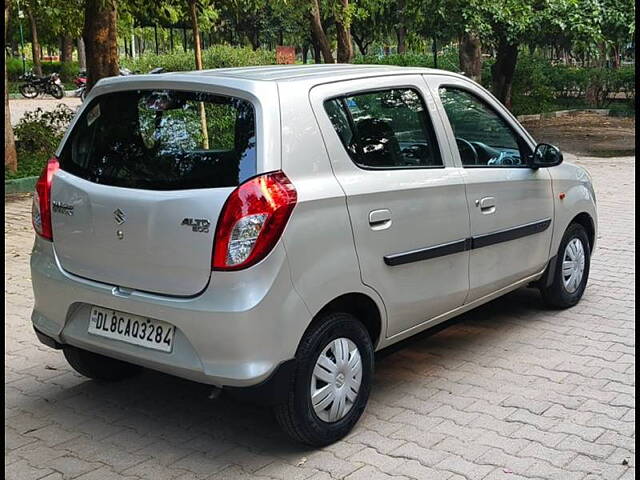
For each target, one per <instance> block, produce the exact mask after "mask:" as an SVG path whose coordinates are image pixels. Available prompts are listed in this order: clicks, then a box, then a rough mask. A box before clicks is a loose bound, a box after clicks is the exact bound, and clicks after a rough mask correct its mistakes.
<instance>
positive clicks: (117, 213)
mask: <svg viewBox="0 0 640 480" xmlns="http://www.w3.org/2000/svg"><path fill="white" fill-rule="evenodd" d="M113 218H114V219H115V221H116V223H117V224H118V225H122V224H123V223H124V222H126V221H127V216H126V215H125V214H124V212H123V211H122V210H120V209H119V208H118V209H116V210H114V212H113Z"/></svg>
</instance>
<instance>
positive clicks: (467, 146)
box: [456, 137, 479, 165]
mask: <svg viewBox="0 0 640 480" xmlns="http://www.w3.org/2000/svg"><path fill="white" fill-rule="evenodd" d="M456 144H457V145H458V151H459V152H460V160H462V158H463V155H462V152H463V151H464V150H468V151H470V152H471V154H472V155H473V164H472V165H478V160H479V157H478V151H477V150H476V147H474V146H473V145H472V144H471V142H469V141H468V140H465V139H464V138H460V137H456ZM463 163H464V162H463Z"/></svg>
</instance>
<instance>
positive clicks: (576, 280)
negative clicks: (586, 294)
mask: <svg viewBox="0 0 640 480" xmlns="http://www.w3.org/2000/svg"><path fill="white" fill-rule="evenodd" d="M584 264H585V258H584V247H583V246H582V242H581V241H580V239H578V238H574V239H573V240H571V241H570V242H569V243H567V246H566V247H565V249H564V257H563V259H562V281H563V282H564V288H565V289H566V290H567V292H569V293H573V292H575V291H576V290H577V289H578V286H580V282H581V281H582V275H583V274H584Z"/></svg>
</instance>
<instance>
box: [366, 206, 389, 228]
mask: <svg viewBox="0 0 640 480" xmlns="http://www.w3.org/2000/svg"><path fill="white" fill-rule="evenodd" d="M369 225H370V226H371V229H372V230H386V229H387V228H389V227H390V226H391V210H389V209H388V208H381V209H379V210H372V211H370V212H369Z"/></svg>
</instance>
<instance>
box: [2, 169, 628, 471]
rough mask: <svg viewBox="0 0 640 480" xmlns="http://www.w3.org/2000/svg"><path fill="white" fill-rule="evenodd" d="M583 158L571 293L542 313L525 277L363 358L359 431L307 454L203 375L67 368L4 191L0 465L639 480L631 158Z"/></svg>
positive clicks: (21, 210) (22, 207)
mask: <svg viewBox="0 0 640 480" xmlns="http://www.w3.org/2000/svg"><path fill="white" fill-rule="evenodd" d="M580 163H582V164H586V165H588V166H589V168H590V170H591V172H592V174H593V177H594V181H595V185H596V191H597V194H598V200H599V203H598V207H599V212H600V225H601V228H600V234H599V240H598V246H597V251H596V252H595V256H594V259H593V263H592V271H591V280H590V283H589V287H588V289H587V292H586V294H585V298H584V299H583V301H582V302H581V303H580V304H579V305H578V306H576V307H575V308H573V309H571V310H567V311H549V310H545V309H544V308H543V307H542V305H541V303H540V300H539V297H538V294H537V292H535V291H533V290H520V291H517V292H514V293H512V294H510V295H508V296H507V297H505V298H502V299H500V300H497V301H495V302H493V303H491V304H489V305H487V306H485V307H482V308H480V309H477V310H475V311H473V312H470V313H468V314H466V315H464V317H463V318H462V319H461V321H460V322H459V323H457V324H455V325H453V326H451V327H449V328H447V329H445V330H443V331H441V332H440V333H438V334H436V335H433V336H430V337H427V336H422V337H420V338H416V339H413V340H411V341H409V342H407V343H405V344H404V345H403V346H402V348H400V349H397V350H395V351H394V352H393V353H388V354H387V355H385V356H382V357H381V358H380V359H379V360H378V361H377V362H376V375H375V386H374V389H373V394H372V398H371V402H370V404H369V406H368V408H367V411H366V413H365V415H364V416H363V418H362V420H361V421H360V423H359V424H358V425H357V427H356V429H355V430H354V432H353V433H352V434H351V435H350V436H349V437H348V438H347V439H346V440H345V441H343V442H340V443H338V444H336V445H333V446H331V447H328V448H325V449H322V450H317V451H313V450H309V449H305V448H302V447H300V446H298V445H295V444H292V443H291V442H289V441H288V440H287V439H286V438H285V437H284V436H283V434H281V433H280V431H279V429H278V427H277V425H276V423H275V421H274V420H273V418H272V416H271V415H270V413H269V412H268V411H265V410H261V409H259V408H257V407H248V406H242V405H239V404H236V403H234V402H231V401H228V400H225V399H224V398H222V399H217V400H211V399H209V398H208V394H209V390H208V389H207V388H206V387H204V386H201V385H197V384H193V383H189V382H186V381H182V380H179V379H174V378H171V377H168V376H165V375H161V374H158V373H153V372H147V373H144V374H143V375H142V376H140V377H138V378H136V379H132V380H130V381H126V382H124V383H121V384H117V385H115V386H104V385H100V384H97V383H94V382H91V381H87V380H86V379H84V378H82V377H80V376H78V375H76V374H74V373H73V372H72V371H71V370H70V368H69V367H68V366H67V364H66V363H65V361H64V359H63V356H62V354H61V353H60V352H57V351H53V350H49V349H47V348H46V347H44V346H41V345H39V344H38V342H37V341H36V338H35V336H34V334H33V331H32V329H31V326H30V323H29V314H30V308H31V303H32V294H31V289H30V283H29V271H28V266H27V261H28V258H29V249H30V247H31V243H32V233H31V227H30V220H29V215H28V211H29V203H28V201H27V200H21V201H16V202H11V203H8V204H7V205H6V207H7V211H6V214H5V240H6V247H5V267H6V273H5V293H6V300H5V306H6V316H5V348H6V356H5V375H6V377H5V380H6V385H5V395H6V409H5V439H6V447H5V465H6V470H5V472H6V475H7V478H9V479H16V480H17V479H23V478H24V479H38V478H46V479H47V480H53V479H59V478H79V479H82V480H94V479H95V480H101V479H124V478H128V479H140V478H147V479H180V480H186V479H192V478H215V479H236V478H256V479H258V478H260V479H287V480H288V479H307V478H309V479H313V480H320V479H330V478H336V479H337V478H348V479H350V480H356V479H365V480H373V479H377V478H396V479H401V478H402V479H405V478H413V479H429V480H430V479H464V478H466V479H469V480H479V479H486V480H490V479H491V480H495V479H504V480H515V479H520V478H553V479H558V480H565V479H567V480H571V479H600V478H602V479H618V478H624V479H632V478H635V468H634V467H635V464H634V463H635V458H634V452H635V394H634V383H635V380H634V378H635V355H634V345H635V339H634V333H635V323H634V299H635V290H634V281H635V270H634V257H635V247H634V241H635V238H634V221H635V211H634V189H633V187H634V159H630V158H627V159H581V160H580Z"/></svg>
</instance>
